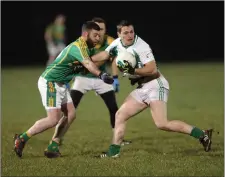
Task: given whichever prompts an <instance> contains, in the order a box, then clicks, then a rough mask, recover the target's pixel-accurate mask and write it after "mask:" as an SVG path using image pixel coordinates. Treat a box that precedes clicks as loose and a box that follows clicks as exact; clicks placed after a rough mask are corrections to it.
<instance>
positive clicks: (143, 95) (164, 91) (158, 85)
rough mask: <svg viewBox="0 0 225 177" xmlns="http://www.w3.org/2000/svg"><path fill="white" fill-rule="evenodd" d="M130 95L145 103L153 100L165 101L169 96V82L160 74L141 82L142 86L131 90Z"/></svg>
mask: <svg viewBox="0 0 225 177" xmlns="http://www.w3.org/2000/svg"><path fill="white" fill-rule="evenodd" d="M130 95H131V96H132V97H133V98H134V99H135V100H137V101H138V102H141V103H145V104H147V105H149V104H150V102H151V101H154V100H161V101H164V102H167V100H168V97H169V83H168V81H167V80H166V79H165V78H164V77H163V76H162V75H161V76H160V77H159V78H158V79H154V80H152V81H150V82H147V83H145V84H143V86H142V88H139V89H135V90H133V91H132V92H131V93H130Z"/></svg>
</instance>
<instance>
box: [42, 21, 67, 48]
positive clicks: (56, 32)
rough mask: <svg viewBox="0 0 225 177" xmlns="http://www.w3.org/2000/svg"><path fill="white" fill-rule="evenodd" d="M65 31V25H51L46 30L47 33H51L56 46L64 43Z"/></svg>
mask: <svg viewBox="0 0 225 177" xmlns="http://www.w3.org/2000/svg"><path fill="white" fill-rule="evenodd" d="M65 30H66V27H65V25H54V24H50V25H49V26H48V27H47V28H46V31H49V32H50V34H51V35H52V40H53V42H54V43H55V44H59V43H64V38H65Z"/></svg>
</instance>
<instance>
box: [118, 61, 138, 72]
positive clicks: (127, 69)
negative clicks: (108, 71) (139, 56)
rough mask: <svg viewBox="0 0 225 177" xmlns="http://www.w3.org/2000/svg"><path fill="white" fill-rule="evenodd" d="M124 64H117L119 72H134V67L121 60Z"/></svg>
mask: <svg viewBox="0 0 225 177" xmlns="http://www.w3.org/2000/svg"><path fill="white" fill-rule="evenodd" d="M123 62H124V65H118V68H119V70H120V71H121V72H124V73H129V74H134V71H135V69H134V68H133V67H132V66H131V65H130V63H129V62H128V61H126V60H123Z"/></svg>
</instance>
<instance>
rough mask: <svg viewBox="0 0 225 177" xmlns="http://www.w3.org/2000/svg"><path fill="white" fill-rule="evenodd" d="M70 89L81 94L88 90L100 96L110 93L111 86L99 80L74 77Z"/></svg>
mask: <svg viewBox="0 0 225 177" xmlns="http://www.w3.org/2000/svg"><path fill="white" fill-rule="evenodd" d="M70 89H71V90H78V91H80V92H82V93H83V94H85V93H86V92H88V91H90V90H94V91H96V92H97V93H98V94H99V95H100V94H103V93H106V92H109V91H112V90H113V86H112V85H111V84H106V83H105V82H103V81H102V80H101V79H99V78H88V77H82V76H76V77H75V80H74V82H73V84H72V86H71V88H70Z"/></svg>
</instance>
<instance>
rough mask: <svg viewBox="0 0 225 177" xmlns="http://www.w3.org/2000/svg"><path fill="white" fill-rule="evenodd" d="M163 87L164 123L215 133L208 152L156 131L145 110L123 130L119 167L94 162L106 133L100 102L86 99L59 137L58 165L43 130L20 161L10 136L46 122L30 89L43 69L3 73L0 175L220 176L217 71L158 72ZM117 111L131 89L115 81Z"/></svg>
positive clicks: (212, 66)
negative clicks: (180, 123) (128, 142)
mask: <svg viewBox="0 0 225 177" xmlns="http://www.w3.org/2000/svg"><path fill="white" fill-rule="evenodd" d="M159 67H160V69H161V71H162V73H163V74H164V75H165V76H166V78H167V79H168V81H169V83H170V90H171V91H170V96H169V101H168V115H169V119H179V120H183V121H185V122H187V123H190V124H192V125H196V126H198V127H200V128H202V129H205V128H211V127H212V128H215V129H216V130H217V131H219V132H220V134H219V135H217V134H214V136H213V145H212V151H211V152H209V153H206V152H204V151H203V148H202V146H201V145H200V144H199V142H198V140H196V139H194V138H192V137H190V136H187V135H183V134H178V133H169V132H164V131H160V130H158V129H157V128H156V127H155V125H154V123H153V121H152V118H151V115H150V112H149V110H145V111H144V112H142V113H141V114H139V115H137V116H136V117H134V118H132V119H131V120H130V121H129V122H128V124H127V130H126V139H130V140H132V141H133V144H132V145H129V146H125V147H123V148H122V152H121V157H120V158H118V159H96V158H94V157H93V156H95V155H97V154H99V153H101V152H102V151H104V150H106V149H107V148H108V146H109V144H110V141H111V137H112V132H111V129H110V124H109V116H108V110H107V109H106V107H105V105H104V103H103V101H102V100H101V98H100V97H98V96H95V94H94V92H89V93H88V94H87V95H85V97H84V98H83V100H82V102H81V104H80V106H79V109H78V110H77V120H76V121H75V122H74V123H73V125H72V126H71V128H70V130H69V132H68V133H67V134H66V136H65V139H64V144H63V145H62V147H61V153H62V154H63V155H64V156H63V157H62V158H58V159H47V158H45V157H44V155H43V151H44V149H45V148H46V146H47V145H48V142H49V140H50V138H51V136H52V134H53V129H51V130H48V131H46V132H44V133H42V134H40V135H37V136H35V137H33V138H32V139H31V140H29V142H28V144H27V145H26V147H25V149H24V156H23V159H19V158H18V157H16V155H15V154H14V152H13V151H12V148H13V139H12V137H13V135H14V133H21V132H24V131H26V130H27V129H28V128H29V127H30V126H31V125H33V123H34V122H35V121H36V120H38V119H39V118H41V117H44V116H45V114H46V113H45V110H44V108H43V107H42V103H41V98H40V95H39V91H38V88H37V80H38V77H39V75H40V74H41V73H42V72H43V70H44V68H8V69H2V130H1V137H2V140H1V143H2V169H1V170H2V175H3V176H117V175H119V176H187V175H188V176H223V174H224V169H223V168H224V158H223V155H224V136H223V135H224V110H223V108H224V82H223V81H224V78H223V76H224V71H223V70H224V65H223V63H219V64H218V63H217V64H216V63H208V64H195V65H194V64H159ZM120 83H121V92H120V93H119V94H118V95H117V99H118V103H119V105H121V104H122V102H123V100H124V99H125V98H126V96H127V95H128V93H129V92H130V91H131V90H132V89H133V88H134V87H131V86H130V85H129V82H128V80H127V79H125V78H121V80H120Z"/></svg>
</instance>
